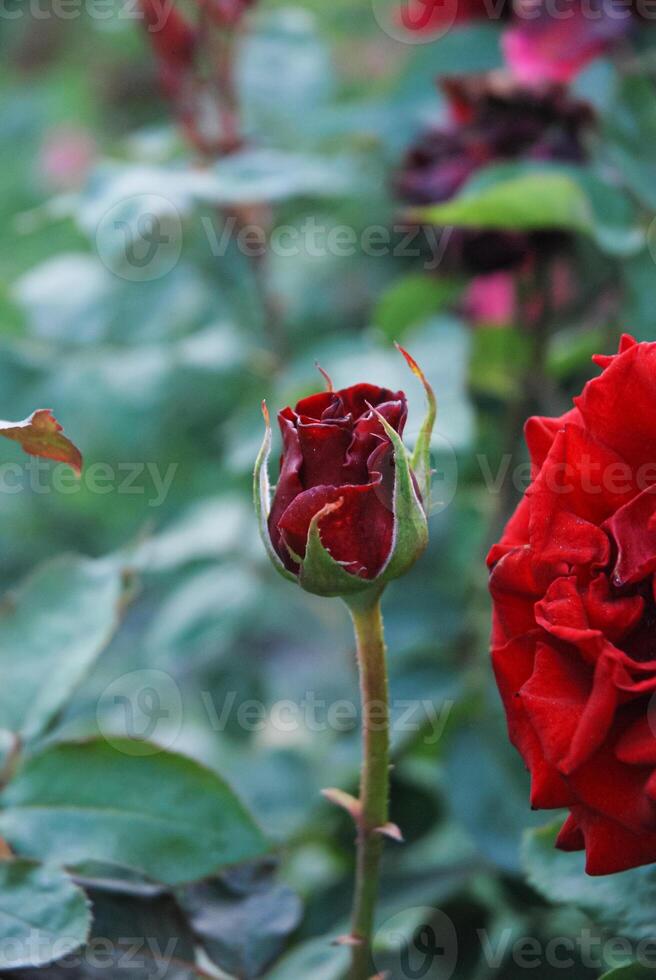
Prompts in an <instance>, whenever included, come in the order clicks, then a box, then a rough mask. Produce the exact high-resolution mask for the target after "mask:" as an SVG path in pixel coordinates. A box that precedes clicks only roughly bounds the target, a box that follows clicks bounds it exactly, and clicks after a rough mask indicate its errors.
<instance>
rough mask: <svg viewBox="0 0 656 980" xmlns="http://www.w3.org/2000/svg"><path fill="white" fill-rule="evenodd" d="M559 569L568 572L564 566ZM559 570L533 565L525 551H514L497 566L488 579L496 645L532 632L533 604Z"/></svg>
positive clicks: (528, 551)
mask: <svg viewBox="0 0 656 980" xmlns="http://www.w3.org/2000/svg"><path fill="white" fill-rule="evenodd" d="M560 567H561V569H562V570H564V571H566V570H567V566H560ZM558 568H559V566H554V565H545V564H543V563H540V562H538V561H536V560H535V556H534V555H533V553H532V552H531V550H530V548H528V547H523V548H513V549H512V551H509V552H507V554H506V555H504V557H503V558H501V560H500V561H498V562H497V564H496V565H495V566H494V569H493V571H492V575H491V577H490V592H491V593H492V598H493V600H494V626H493V634H492V642H493V643H494V644H495V645H497V646H498V645H500V644H503V643H505V642H507V641H508V640H510V639H512V638H513V637H515V636H520V635H522V634H523V633H527V632H529V631H530V630H532V629H535V625H536V623H535V603H536V602H537V601H538V600H539V599H541V598H542V597H543V595H544V593H545V590H546V589H547V588H548V584H549V580H550V579H551V578H553V577H554V575H556V574H557V573H558Z"/></svg>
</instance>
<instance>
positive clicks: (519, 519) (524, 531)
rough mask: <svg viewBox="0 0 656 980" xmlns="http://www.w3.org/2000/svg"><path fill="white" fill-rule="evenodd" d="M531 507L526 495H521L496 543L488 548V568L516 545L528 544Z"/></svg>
mask: <svg viewBox="0 0 656 980" xmlns="http://www.w3.org/2000/svg"><path fill="white" fill-rule="evenodd" d="M530 516H531V508H530V504H529V501H528V498H527V497H525V496H524V497H522V499H521V500H520V502H519V504H518V506H517V510H516V511H515V513H514V514H513V516H512V517H511V518H510V520H509V521H508V523H507V524H506V528H505V530H504V532H503V536H502V538H501V540H500V541H499V542H498V544H495V545H493V546H492V547H491V548H490V551H489V554H488V556H487V564H488V568H492V567H493V566H494V565H495V564H496V563H497V562H498V561H499V559H500V558H503V556H504V555H507V554H508V552H509V551H514V549H515V548H517V547H518V546H523V545H528V528H529V518H530Z"/></svg>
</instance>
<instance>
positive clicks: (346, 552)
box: [278, 484, 394, 579]
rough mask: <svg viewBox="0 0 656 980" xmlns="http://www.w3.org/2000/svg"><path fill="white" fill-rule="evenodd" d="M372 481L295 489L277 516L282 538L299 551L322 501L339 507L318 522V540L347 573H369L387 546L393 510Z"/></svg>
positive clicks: (385, 553) (380, 561)
mask: <svg viewBox="0 0 656 980" xmlns="http://www.w3.org/2000/svg"><path fill="white" fill-rule="evenodd" d="M378 489H379V488H378V486H377V485H375V484H366V485H364V486H340V487H313V488H312V489H311V490H305V491H304V492H303V493H301V494H299V496H297V497H296V498H295V499H294V500H293V501H292V502H291V504H290V505H289V507H288V508H287V509H286V510H285V512H284V514H282V516H281V517H280V519H279V521H278V528H279V529H280V531H281V533H282V538H283V541H284V542H286V543H287V544H288V545H289V547H290V548H291V549H292V550H293V551H294V552H295V553H296V554H297V555H299V557H301V558H303V557H304V556H305V548H306V544H307V537H308V532H309V529H310V523H311V521H312V518H313V517H314V516H315V514H317V513H318V512H319V511H320V510H321V509H322V508H323V507H325V505H326V504H330V503H335V502H337V501H338V500H340V499H342V500H343V503H342V506H341V507H340V508H339V509H338V510H336V511H333V512H332V513H330V514H327V515H326V516H325V517H324V518H323V519H322V521H321V523H320V527H319V531H320V535H321V541H322V544H323V546H324V548H326V550H327V551H328V552H330V554H331V555H332V557H333V558H334V559H335V561H337V562H340V563H341V564H343V565H344V567H345V568H346V570H347V571H348V572H350V573H351V574H352V575H359V576H361V577H362V578H369V579H371V578H375V577H376V575H377V574H378V572H379V571H380V570H381V568H382V567H383V565H384V564H385V562H386V561H387V558H388V557H389V554H390V551H391V549H392V535H393V530H394V515H393V513H392V511H390V510H389V509H388V508H387V507H385V506H384V505H383V504H382V503H381V502H380V500H379V496H378Z"/></svg>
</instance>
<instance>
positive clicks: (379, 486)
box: [269, 384, 407, 579]
mask: <svg viewBox="0 0 656 980" xmlns="http://www.w3.org/2000/svg"><path fill="white" fill-rule="evenodd" d="M372 409H376V410H377V411H378V412H379V413H380V415H382V416H383V418H384V419H386V420H387V422H388V423H389V424H390V425H391V426H392V428H394V429H395V430H396V432H398V433H399V435H401V434H402V433H403V427H404V425H405V421H406V417H407V404H406V397H405V395H404V394H403V392H402V391H397V392H394V391H389V390H388V389H387V388H379V387H377V386H376V385H368V384H359V385H355V386H354V387H352V388H344V389H342V390H341V391H326V392H321V393H320V394H317V395H311V396H310V397H309V398H304V399H303V400H302V401H300V402H299V403H298V405H297V406H296V408H295V409H292V408H285V409H283V411H282V412H280V413H279V415H278V421H279V423H280V429H281V432H282V438H283V455H282V460H281V467H280V479H279V481H278V485H277V487H276V493H275V497H274V499H273V504H272V507H271V513H270V515H269V534H270V536H271V542H272V544H273V547H274V548H275V550H276V551H277V553H278V555H279V556H280V558H281V559H282V561H283V563H284V565H285V566H286V567H287V568H288V569H289V570H290V571H293V572H296V571H297V569H298V566H297V564H296V562H295V561H294V559H293V558H292V556H291V554H290V551H289V549H290V548H291V550H292V551H293V552H294V554H295V555H298V556H299V557H300V558H303V557H304V556H305V548H306V543H307V539H308V532H309V528H310V522H311V521H312V519H313V517H315V515H316V514H318V513H319V512H320V511H321V510H322V509H323V508H325V507H327V505H331V504H337V503H339V502H340V501H341V503H340V504H339V506H338V507H335V508H334V509H332V510H328V511H327V512H326V514H325V515H324V516H323V517H322V519H321V540H322V542H323V545H324V547H325V548H326V549H327V550H328V551H329V552H330V554H331V556H332V557H333V558H334V559H335V561H337V562H339V563H340V564H342V565H343V566H344V568H345V569H346V571H347V572H349V573H350V574H351V575H357V576H359V577H361V578H366V579H373V578H375V577H376V575H377V574H378V573H379V572H380V570H381V569H382V567H383V566H384V564H385V562H386V561H387V559H388V557H389V555H390V552H391V550H392V539H393V533H394V512H393V501H392V493H393V487H394V454H393V449H392V444H391V442H390V440H389V438H388V436H387V435H386V434H385V432H384V430H383V427H382V425H381V422H380V420H379V419H378V418H377V417H376V414H375V412H374V411H372Z"/></svg>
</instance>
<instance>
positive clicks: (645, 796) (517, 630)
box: [489, 337, 656, 875]
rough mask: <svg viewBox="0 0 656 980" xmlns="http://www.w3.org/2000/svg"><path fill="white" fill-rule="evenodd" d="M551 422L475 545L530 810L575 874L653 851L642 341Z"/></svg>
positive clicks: (648, 431)
mask: <svg viewBox="0 0 656 980" xmlns="http://www.w3.org/2000/svg"><path fill="white" fill-rule="evenodd" d="M595 360H596V361H597V363H598V364H599V365H600V367H601V368H602V369H603V373H602V374H601V376H600V377H598V378H595V379H594V380H593V381H590V382H589V383H588V384H587V385H586V386H585V388H584V390H583V393H582V394H581V395H580V396H579V397H578V398H576V399H575V400H574V407H573V408H572V409H571V410H570V411H569V412H567V413H566V414H565V415H563V416H561V417H560V418H532V419H529V421H528V423H527V426H526V441H527V443H528V448H529V451H530V454H531V459H532V464H533V480H532V483H531V485H530V487H529V489H528V491H527V493H526V496H525V497H524V499H523V500H522V502H521V503H520V505H519V507H518V509H517V512H516V513H515V515H514V517H512V518H511V520H510V522H509V524H508V526H507V528H506V530H505V533H504V535H503V537H502V539H501V541H500V542H499V544H497V545H496V546H495V547H494V548H493V549H492V551H491V553H490V556H489V564H490V566H491V569H492V574H491V580H490V588H491V592H492V597H493V601H494V623H493V632H492V659H493V665H494V670H495V674H496V678H497V683H498V686H499V690H500V692H501V697H502V699H503V703H504V706H505V710H506V714H507V718H508V727H509V733H510V738H511V741H512V742H513V744H514V745H515V746H516V747H517V749H518V750H519V752H520V753H521V755H522V756H523V758H524V761H525V763H526V765H527V767H528V768H529V770H530V773H531V802H532V804H533V806H534V807H537V808H543V809H561V808H563V807H567V808H568V809H569V811H570V815H569V817H568V818H567V820H566V821H565V824H564V825H563V828H562V830H561V832H560V836H559V837H558V840H557V847H559V848H561V849H562V850H566V851H574V850H583V849H585V851H586V857H587V865H586V870H587V871H588V873H589V874H593V875H601V874H610V873H612V872H616V871H624V870H625V869H627V868H633V867H636V866H638V865H642V864H650V863H652V862H654V861H656V699H655V697H654V695H655V694H656V633H655V631H654V623H655V622H656V599H655V590H654V587H655V584H656V578H655V573H656V403H655V401H654V379H655V378H656V343H643V344H637V343H636V342H635V340H633V339H632V338H631V337H624V338H623V339H622V342H621V344H620V349H619V353H618V354H617V355H616V356H614V357H598V358H596V359H595Z"/></svg>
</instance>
